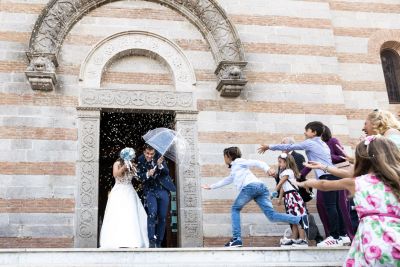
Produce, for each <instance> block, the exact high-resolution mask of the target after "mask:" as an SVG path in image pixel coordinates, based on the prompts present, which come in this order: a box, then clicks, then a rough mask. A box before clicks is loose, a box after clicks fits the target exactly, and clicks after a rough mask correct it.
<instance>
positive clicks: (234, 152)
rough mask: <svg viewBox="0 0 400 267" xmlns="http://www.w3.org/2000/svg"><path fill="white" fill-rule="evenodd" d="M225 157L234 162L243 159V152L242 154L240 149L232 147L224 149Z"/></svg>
mask: <svg viewBox="0 0 400 267" xmlns="http://www.w3.org/2000/svg"><path fill="white" fill-rule="evenodd" d="M224 155H226V156H227V157H228V158H230V159H231V160H232V161H234V160H235V159H237V158H241V157H242V152H240V149H239V148H238V147H237V146H231V147H228V148H225V149H224Z"/></svg>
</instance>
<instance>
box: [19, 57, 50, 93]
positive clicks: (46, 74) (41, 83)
mask: <svg viewBox="0 0 400 267" xmlns="http://www.w3.org/2000/svg"><path fill="white" fill-rule="evenodd" d="M25 75H26V77H27V78H28V81H29V83H30V85H31V87H32V89H33V90H42V91H52V90H54V86H55V85H56V83H57V79H56V72H55V66H54V63H53V61H51V58H50V57H45V56H37V57H34V58H32V59H31V60H30V63H29V66H28V68H27V69H26V71H25Z"/></svg>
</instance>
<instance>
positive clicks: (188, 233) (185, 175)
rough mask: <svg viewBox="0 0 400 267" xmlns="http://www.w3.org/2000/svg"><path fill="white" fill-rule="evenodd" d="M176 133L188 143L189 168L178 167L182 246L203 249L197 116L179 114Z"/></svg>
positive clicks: (180, 244)
mask: <svg viewBox="0 0 400 267" xmlns="http://www.w3.org/2000/svg"><path fill="white" fill-rule="evenodd" d="M175 120H176V127H175V129H176V130H177V131H179V132H180V134H181V135H182V136H183V137H184V138H185V139H186V141H187V142H188V149H187V153H188V157H189V161H188V165H178V181H177V183H178V186H177V187H178V190H179V191H178V199H179V205H178V208H179V211H178V214H179V222H178V227H179V246H180V247H202V246H203V218H202V208H201V204H202V201H201V191H200V190H201V189H200V177H199V164H198V149H197V123H196V120H197V112H192V113H189V112H184V113H183V112H182V113H181V112H177V113H176V118H175Z"/></svg>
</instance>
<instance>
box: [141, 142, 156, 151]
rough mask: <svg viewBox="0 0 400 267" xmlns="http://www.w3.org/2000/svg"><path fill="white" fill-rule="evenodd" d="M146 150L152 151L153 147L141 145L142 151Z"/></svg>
mask: <svg viewBox="0 0 400 267" xmlns="http://www.w3.org/2000/svg"><path fill="white" fill-rule="evenodd" d="M146 149H148V150H154V147H152V146H151V145H149V144H147V143H145V144H144V145H143V151H145V150H146Z"/></svg>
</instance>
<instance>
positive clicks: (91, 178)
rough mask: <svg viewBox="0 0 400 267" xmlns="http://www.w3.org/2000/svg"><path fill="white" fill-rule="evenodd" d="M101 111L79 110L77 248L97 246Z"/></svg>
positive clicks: (76, 208)
mask: <svg viewBox="0 0 400 267" xmlns="http://www.w3.org/2000/svg"><path fill="white" fill-rule="evenodd" d="M99 133H100V111H99V110H98V109H93V108H91V109H89V108H86V109H84V108H79V109H78V135H79V136H80V138H79V147H78V151H79V160H78V162H77V174H78V195H77V198H76V207H75V210H76V228H75V232H76V234H75V238H74V240H75V246H76V247H96V246H97V211H98V203H97V199H98V176H99V175H98V174H99V173H98V172H99V151H98V150H99Z"/></svg>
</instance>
